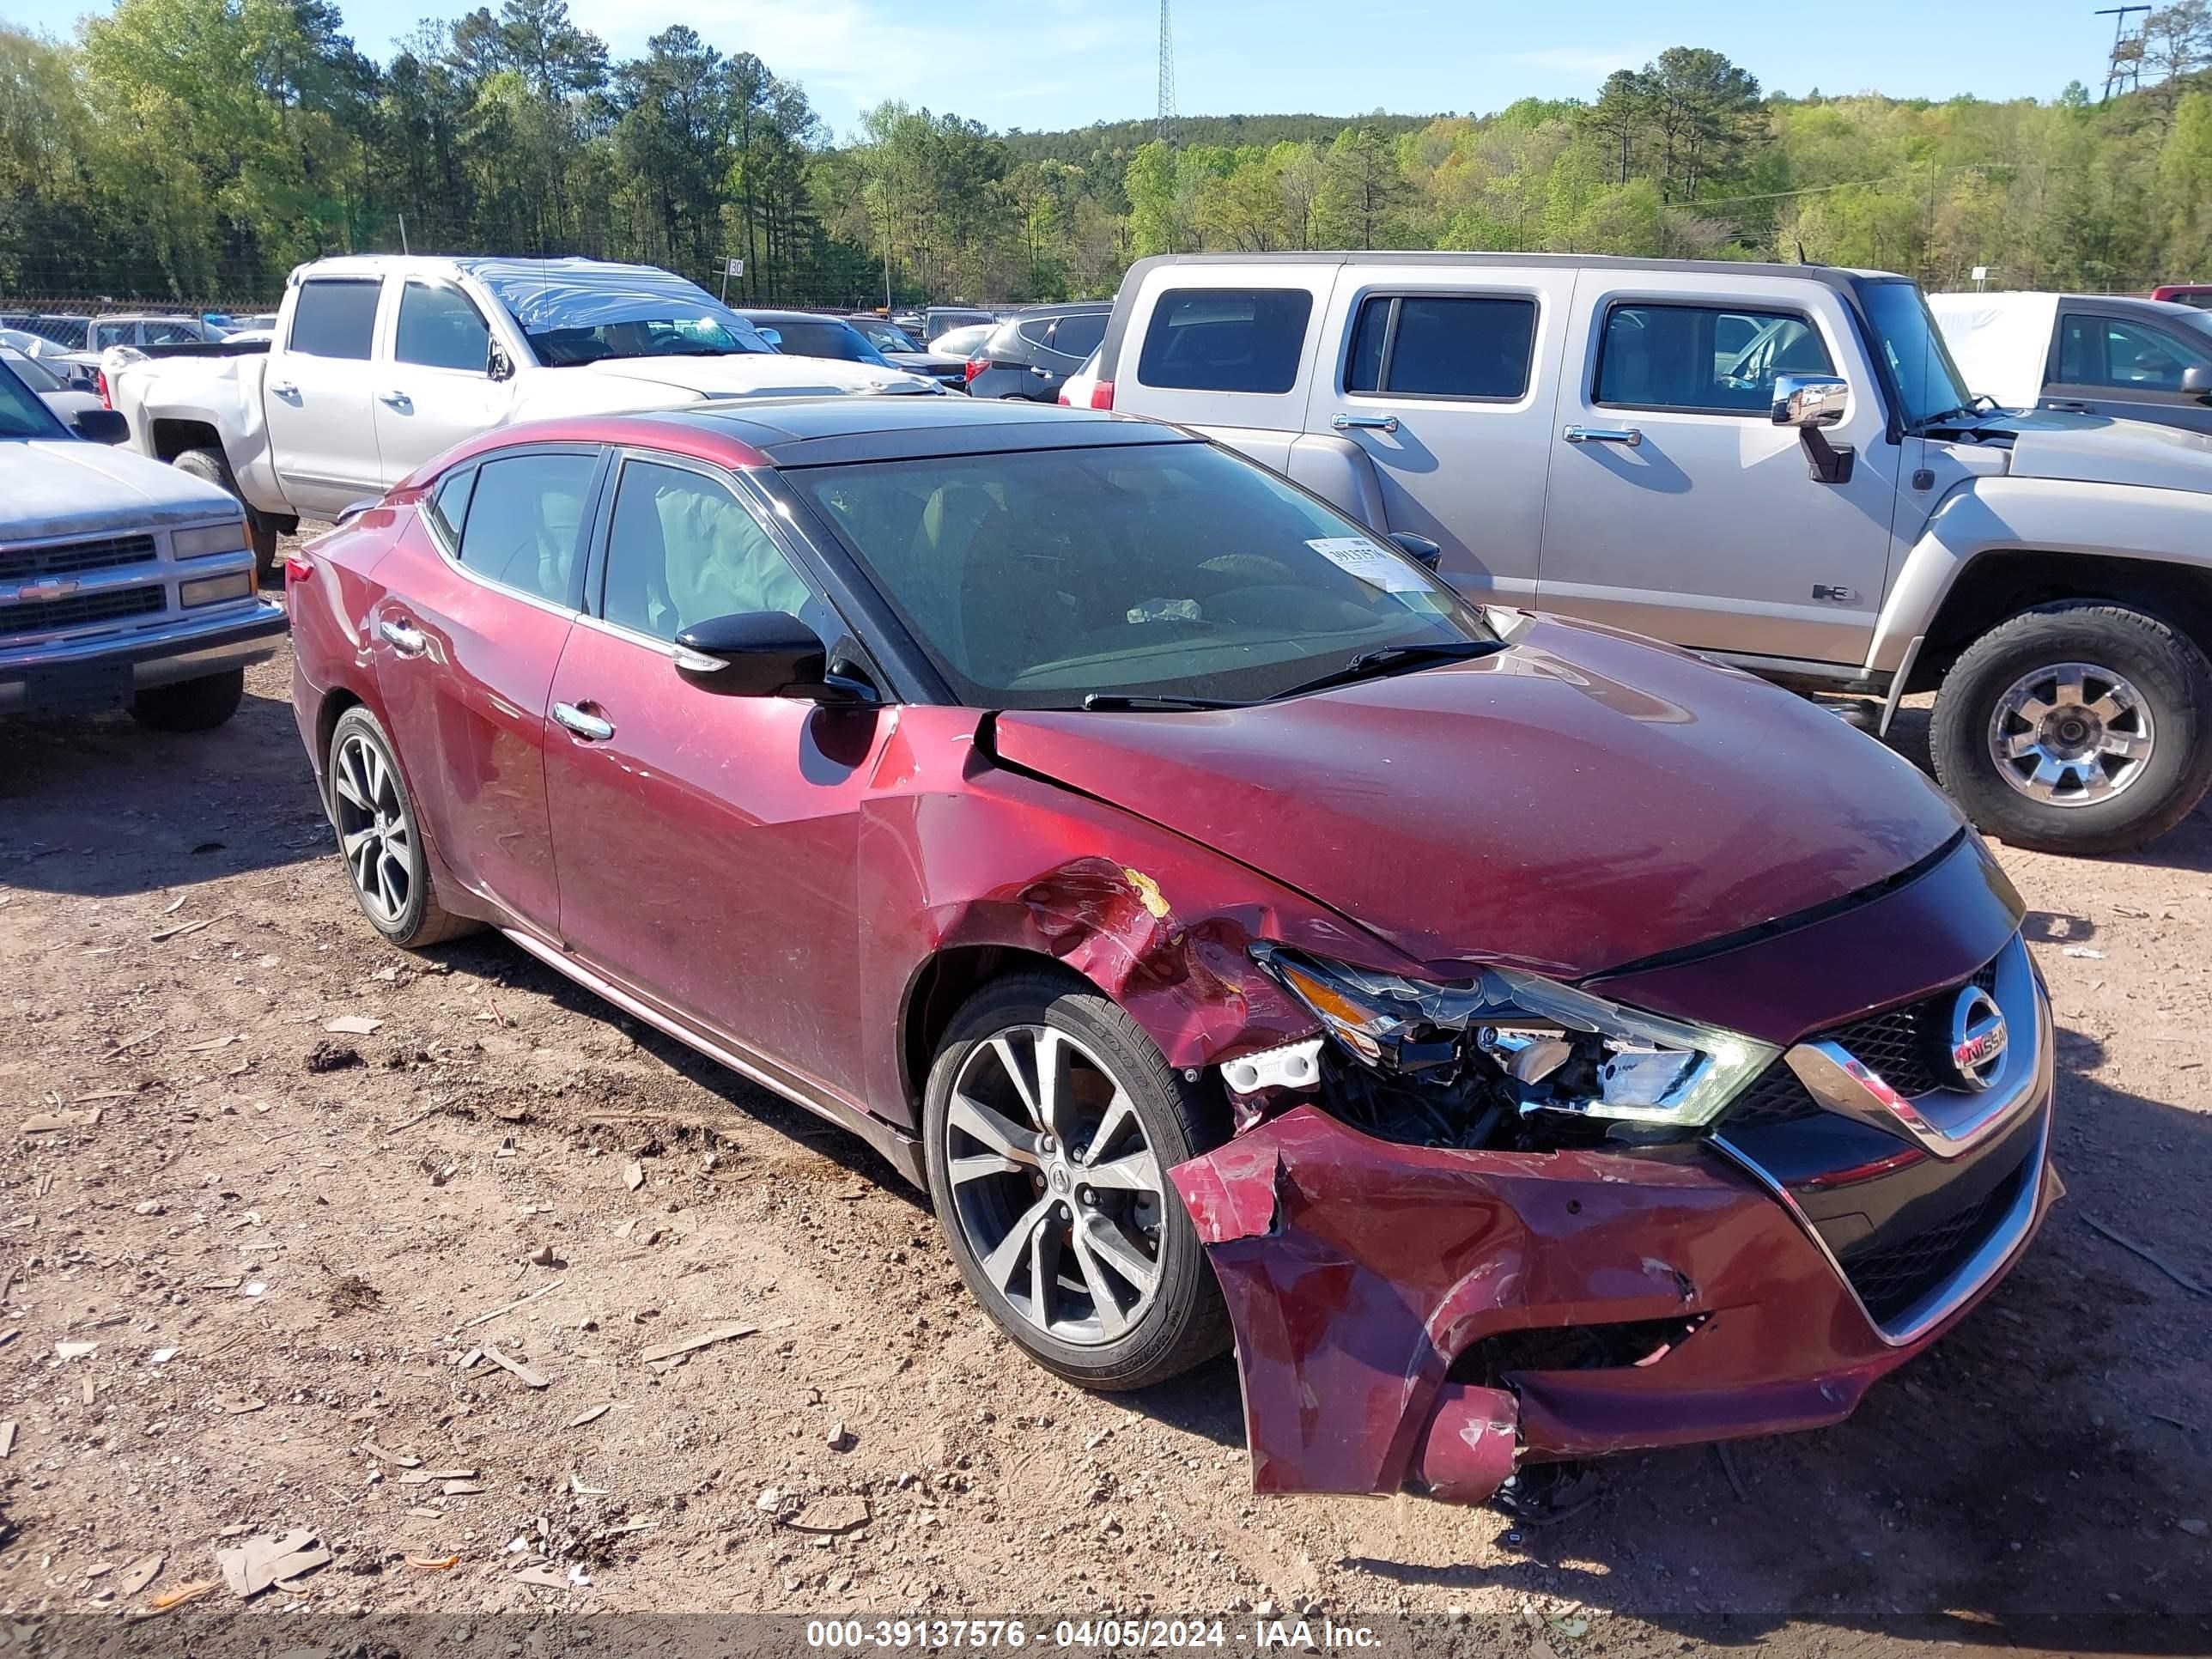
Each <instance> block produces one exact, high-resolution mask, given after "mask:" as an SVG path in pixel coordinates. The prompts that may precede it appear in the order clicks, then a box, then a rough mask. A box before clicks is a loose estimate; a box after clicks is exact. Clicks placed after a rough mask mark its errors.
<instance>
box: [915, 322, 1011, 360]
mask: <svg viewBox="0 0 2212 1659" xmlns="http://www.w3.org/2000/svg"><path fill="white" fill-rule="evenodd" d="M997 326H998V325H997V324H996V323H971V324H969V325H968V326H967V327H966V328H956V329H953V330H951V331H950V332H948V333H945V334H940V335H939V336H938V337H936V338H935V339H934V340H932V341H931V342H930V343H929V349H930V350H932V351H942V352H945V353H946V354H947V355H948V356H954V357H965V356H968V355H969V353H970V352H973V351H976V350H978V349H981V346H982V344H983V342H984V341H986V340H987V339H989V338H990V337H991V331H992V330H994V328H996V327H997Z"/></svg>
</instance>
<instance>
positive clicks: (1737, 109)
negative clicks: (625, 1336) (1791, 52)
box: [1644, 46, 1759, 202]
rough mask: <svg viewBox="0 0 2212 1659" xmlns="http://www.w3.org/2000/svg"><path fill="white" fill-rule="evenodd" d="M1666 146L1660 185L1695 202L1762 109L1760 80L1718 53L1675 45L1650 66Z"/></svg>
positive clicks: (1655, 114) (1671, 197) (1655, 116)
mask: <svg viewBox="0 0 2212 1659" xmlns="http://www.w3.org/2000/svg"><path fill="white" fill-rule="evenodd" d="M1644 81H1645V82H1647V83H1648V85H1649V88H1650V106H1651V110H1652V120H1653V123H1654V124H1655V125H1656V127H1657V129H1658V132H1659V137H1660V143H1661V147H1662V157H1661V167H1660V174H1659V188H1660V192H1661V194H1662V196H1663V197H1665V198H1666V199H1667V200H1668V201H1669V202H1674V201H1685V202H1687V201H1694V200H1695V199H1696V198H1697V194H1698V186H1699V184H1700V183H1701V182H1702V181H1703V180H1704V179H1705V176H1706V175H1707V174H1708V173H1713V172H1717V171H1718V170H1720V169H1721V168H1722V167H1725V166H1726V165H1727V164H1728V162H1729V161H1731V160H1732V159H1734V156H1735V152H1736V150H1737V149H1738V148H1739V147H1740V146H1741V143H1742V142H1743V140H1744V138H1745V137H1746V136H1747V132H1748V131H1749V129H1750V126H1751V124H1752V121H1753V118H1754V117H1755V116H1756V115H1757V114H1758V112H1759V82H1758V81H1757V80H1755V79H1754V78H1753V76H1751V75H1750V74H1748V73H1747V71H1745V70H1741V69H1739V68H1738V67H1737V66H1736V65H1735V64H1732V63H1730V62H1729V60H1728V58H1725V57H1723V55H1722V54H1721V53H1719V52H1711V51H1708V50H1707V49H1705V48H1704V47H1702V46H1669V47H1668V48H1667V50H1666V51H1664V52H1661V53H1660V54H1659V56H1658V57H1657V58H1656V59H1654V60H1653V61H1652V63H1651V64H1650V65H1649V66H1648V67H1646V69H1645V70H1644Z"/></svg>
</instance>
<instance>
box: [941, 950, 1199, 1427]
mask: <svg viewBox="0 0 2212 1659" xmlns="http://www.w3.org/2000/svg"><path fill="white" fill-rule="evenodd" d="M1218 1116H1219V1112H1218V1107H1217V1106H1215V1105H1214V1104H1213V1103H1210V1102H1209V1101H1208V1100H1207V1099H1206V1097H1204V1096H1203V1095H1201V1093H1200V1091H1198V1090H1197V1089H1196V1088H1194V1087H1193V1086H1191V1085H1188V1084H1186V1083H1185V1082H1184V1081H1183V1079H1182V1078H1181V1077H1180V1076H1179V1075H1177V1073H1176V1072H1175V1070H1174V1069H1173V1068H1172V1067H1170V1066H1169V1065H1168V1063H1167V1061H1166V1060H1165V1059H1164V1057H1163V1056H1162V1055H1161V1054H1160V1051H1159V1050H1158V1048H1156V1047H1154V1046H1153V1044H1152V1040H1151V1039H1150V1038H1149V1037H1147V1036H1146V1035H1145V1032H1144V1030H1143V1028H1142V1027H1141V1026H1139V1025H1138V1024H1137V1023H1136V1022H1135V1021H1134V1020H1133V1019H1132V1018H1129V1016H1128V1015H1127V1013H1126V1012H1123V1011H1122V1010H1121V1008H1120V1007H1118V1006H1116V1005H1115V1004H1114V1003H1113V1002H1111V1001H1109V1000H1107V999H1106V998H1105V997H1103V996H1101V995H1099V994H1097V993H1096V992H1095V991H1091V990H1089V989H1087V988H1085V987H1082V986H1081V985H1079V983H1078V982H1076V981H1072V980H1070V979H1067V978H1065V977H1062V976H1060V975H1052V974H1046V973H1031V974H1021V975H1015V976H1013V977H1011V978H1008V979H1004V980H1000V981H997V982H996V983H994V984H992V985H988V986H986V987H984V988H983V989H982V990H981V991H979V992H977V993H976V994H975V996H973V997H972V998H970V999H969V1001H968V1003H967V1004H966V1006H963V1008H962V1009H961V1010H960V1012H959V1013H958V1014H957V1015H956V1016H955V1017H954V1018H953V1021H952V1024H951V1029H950V1030H948V1031H947V1033H946V1035H945V1041H944V1043H943V1045H942V1046H941V1047H940V1048H939V1050H938V1055H937V1060H936V1063H935V1064H934V1065H933V1066H931V1068H930V1073H929V1084H928V1090H927V1095H926V1096H925V1097H924V1101H923V1108H922V1124H923V1134H924V1136H925V1146H926V1147H927V1154H928V1163H929V1190H930V1196H931V1198H932V1200H933V1202H934V1205H935V1208H936V1211H937V1218H938V1223H939V1225H940V1226H942V1227H943V1228H944V1230H945V1239H946V1242H947V1243H949V1244H950V1245H951V1250H952V1258H953V1261H954V1262H955V1263H956V1264H957V1266H958V1267H959V1269H960V1276H961V1277H962V1278H963V1279H965V1280H967V1282H968V1288H969V1291H972V1292H973V1293H974V1295H975V1299H976V1300H977V1301H978V1302H980V1303H981V1304H983V1310H984V1311H985V1312H986V1313H987V1314H989V1315H990V1316H991V1318H992V1320H993V1322H995V1323H996V1324H997V1325H998V1327H999V1328H1000V1329H1001V1330H1002V1331H1004V1332H1005V1333H1006V1334H1007V1335H1008V1336H1010V1337H1012V1339H1013V1340H1014V1341H1015V1342H1016V1343H1017V1344H1018V1346H1020V1347H1021V1348H1022V1349H1023V1350H1024V1352H1027V1353H1028V1354H1029V1355H1030V1358H1033V1359H1035V1360H1036V1361H1037V1362H1038V1363H1039V1364H1042V1366H1043V1367H1044V1368H1045V1369H1046V1370H1049V1371H1051V1372H1052V1373H1053V1374H1054V1375H1055V1376H1060V1377H1062V1378H1065V1379H1066V1381H1068V1382H1070V1383H1075V1384H1076V1385H1078V1386H1079V1387H1081V1388H1086V1389H1140V1388H1144V1387H1146V1386H1148V1385H1149V1384H1152V1383H1160V1382H1164V1381H1165V1380H1166V1379H1167V1378H1169V1377H1171V1376H1176V1375H1177V1374H1179V1373H1181V1372H1182V1371H1186V1370H1189V1369H1190V1368H1191V1367H1192V1366H1194V1365H1196V1364H1200V1363H1201V1362H1203V1361H1205V1360H1206V1359H1210V1358H1212V1357H1213V1356H1214V1355H1216V1354H1218V1353H1219V1352H1222V1351H1223V1350H1224V1349H1225V1347H1226V1346H1228V1342H1229V1319H1228V1313H1227V1310H1226V1308H1225V1305H1224V1304H1223V1302H1222V1299H1221V1290H1220V1287H1219V1285H1217V1284H1216V1283H1215V1282H1214V1278H1213V1271H1212V1267H1210V1266H1209V1265H1208V1264H1207V1262H1206V1256H1205V1251H1204V1249H1203V1248H1202V1247H1201V1246H1200V1243H1199V1241H1198V1233H1197V1231H1196V1229H1194V1227H1193V1226H1192V1225H1191V1221H1190V1216H1189V1213H1188V1212H1187V1211H1186V1210H1185V1209H1184V1208H1183V1206H1182V1200H1181V1199H1180V1198H1179V1197H1177V1196H1176V1193H1175V1190H1174V1188H1172V1186H1170V1183H1169V1182H1168V1180H1167V1177H1166V1171H1167V1170H1168V1169H1170V1167H1171V1166H1173V1165H1175V1164H1180V1163H1182V1162H1183V1161H1184V1160H1185V1159H1187V1158H1190V1157H1192V1156H1194V1154H1196V1153H1198V1152H1203V1151H1205V1150H1206V1148H1208V1147H1209V1146H1213V1145H1215V1144H1217V1143H1218V1140H1219V1139H1220V1138H1221V1135H1220V1127H1221V1126H1220V1125H1219V1123H1218Z"/></svg>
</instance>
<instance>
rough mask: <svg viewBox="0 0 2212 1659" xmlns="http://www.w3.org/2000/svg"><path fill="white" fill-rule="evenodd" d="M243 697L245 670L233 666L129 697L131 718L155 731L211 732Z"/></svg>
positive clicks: (229, 714) (235, 710) (236, 708)
mask: <svg viewBox="0 0 2212 1659" xmlns="http://www.w3.org/2000/svg"><path fill="white" fill-rule="evenodd" d="M245 697H246V671H245V670H244V669H243V668H234V669H232V670H231V671H229V672H228V673H227V674H209V675H205V676H204V677H203V678H199V679H196V680H179V681H178V682H177V683H176V684H173V685H157V686H153V687H151V688H149V690H144V691H141V692H139V693H138V694H137V696H134V697H133V698H131V719H133V720H137V722H138V724H139V725H141V726H151V727H152V728H153V729H154V730H155V731H156V732H212V731H213V730H215V728H216V726H221V725H222V723H223V722H224V721H225V720H228V719H229V718H230V717H231V716H232V715H233V714H236V713H237V712H238V705H239V704H240V702H243V701H244V700H245Z"/></svg>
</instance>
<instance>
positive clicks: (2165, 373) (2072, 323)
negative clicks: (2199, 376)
mask: <svg viewBox="0 0 2212 1659" xmlns="http://www.w3.org/2000/svg"><path fill="white" fill-rule="evenodd" d="M2206 365H2212V349H2196V348H2194V347H2192V346H2191V345H2190V344H2188V343H2186V342H2185V341H2183V340H2181V339H2179V338H2178V337H2175V336H2173V335H2172V334H2169V333H2167V332H2166V331H2165V330H2163V329H2155V328H2144V327H2142V326H2140V325H2136V324H2134V323H2124V322H2121V321H2119V320H2118V319H2117V318H2112V317H2092V316H2086V315H2083V314H2081V313H2075V312H2069V313H2067V314H2066V315H2065V317H2064V318H2063V319H2061V321H2060V324H2059V334H2058V378H2059V380H2061V381H2062V382H2063V384H2065V385H2067V386H2110V387H2112V389H2113V390H2115V391H2120V392H2179V391H2180V390H2181V377H2182V376H2183V375H2184V374H2187V373H2188V372H2189V371H2190V370H2191V369H2192V368H2201V367H2203V366H2206Z"/></svg>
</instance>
